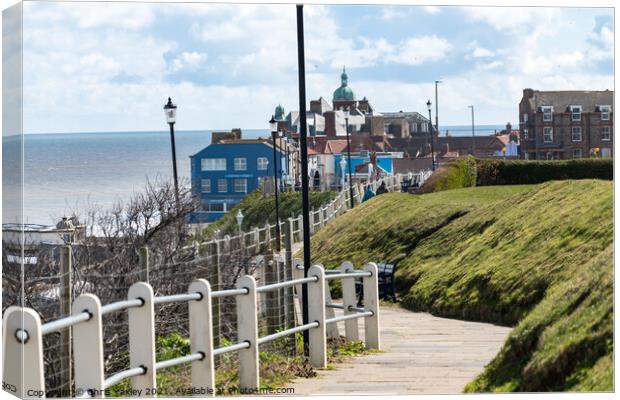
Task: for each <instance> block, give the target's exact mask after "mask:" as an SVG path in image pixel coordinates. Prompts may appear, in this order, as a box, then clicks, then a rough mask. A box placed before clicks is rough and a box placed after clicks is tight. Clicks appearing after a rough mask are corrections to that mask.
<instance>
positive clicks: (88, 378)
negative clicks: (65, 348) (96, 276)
mask: <svg viewBox="0 0 620 400" xmlns="http://www.w3.org/2000/svg"><path fill="white" fill-rule="evenodd" d="M84 311H87V312H88V313H90V315H91V317H90V319H89V320H88V321H85V322H81V323H79V324H76V325H74V326H73V327H72V328H71V329H73V357H74V367H75V393H76V395H78V396H80V395H82V394H86V393H90V395H91V397H105V392H104V390H105V388H104V386H103V384H104V368H103V327H102V322H101V302H100V301H99V298H98V297H97V296H95V295H93V294H90V293H87V294H83V295H81V296H80V297H78V298H77V299H75V301H74V302H73V315H76V314H81V313H82V312H84ZM63 397H64V396H63Z"/></svg>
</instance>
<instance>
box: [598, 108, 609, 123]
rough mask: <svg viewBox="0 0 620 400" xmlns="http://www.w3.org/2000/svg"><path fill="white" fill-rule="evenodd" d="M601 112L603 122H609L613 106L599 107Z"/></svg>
mask: <svg viewBox="0 0 620 400" xmlns="http://www.w3.org/2000/svg"><path fill="white" fill-rule="evenodd" d="M599 109H600V110H601V121H609V113H611V106H599Z"/></svg>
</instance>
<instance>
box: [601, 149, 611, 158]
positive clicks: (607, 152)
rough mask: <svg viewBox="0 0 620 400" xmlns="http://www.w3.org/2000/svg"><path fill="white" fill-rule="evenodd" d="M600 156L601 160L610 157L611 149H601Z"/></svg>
mask: <svg viewBox="0 0 620 400" xmlns="http://www.w3.org/2000/svg"><path fill="white" fill-rule="evenodd" d="M601 156H603V158H605V157H611V149H610V148H609V147H601Z"/></svg>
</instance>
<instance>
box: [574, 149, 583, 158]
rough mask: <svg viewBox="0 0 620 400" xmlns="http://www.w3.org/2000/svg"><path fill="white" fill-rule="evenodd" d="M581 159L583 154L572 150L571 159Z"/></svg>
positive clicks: (577, 150) (578, 150) (579, 150)
mask: <svg viewBox="0 0 620 400" xmlns="http://www.w3.org/2000/svg"><path fill="white" fill-rule="evenodd" d="M582 157H583V153H582V152H581V149H573V158H582Z"/></svg>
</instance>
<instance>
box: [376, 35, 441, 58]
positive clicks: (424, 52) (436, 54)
mask: <svg viewBox="0 0 620 400" xmlns="http://www.w3.org/2000/svg"><path fill="white" fill-rule="evenodd" d="M451 49H452V45H451V44H450V43H449V42H448V41H447V40H446V39H444V38H440V37H438V36H436V35H430V36H428V35H426V36H420V37H412V38H409V39H407V40H405V41H404V42H402V43H401V44H400V46H399V50H398V51H397V52H396V53H395V54H391V55H389V56H388V57H387V60H388V61H392V62H397V63H401V64H407V65H420V64H424V63H426V62H432V61H438V60H441V59H442V58H444V57H445V56H446V55H447V53H448V52H449V51H450V50H451Z"/></svg>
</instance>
